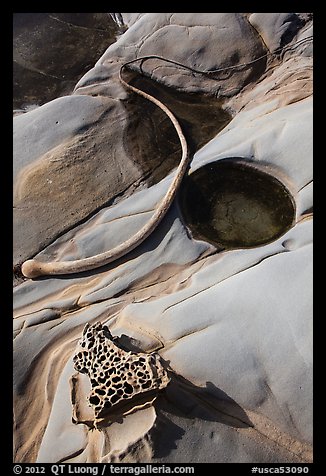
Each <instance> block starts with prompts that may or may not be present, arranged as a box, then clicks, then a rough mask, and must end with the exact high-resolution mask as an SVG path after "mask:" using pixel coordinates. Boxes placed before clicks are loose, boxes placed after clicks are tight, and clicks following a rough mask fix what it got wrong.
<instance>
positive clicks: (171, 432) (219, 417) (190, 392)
mask: <svg viewBox="0 0 326 476" xmlns="http://www.w3.org/2000/svg"><path fill="white" fill-rule="evenodd" d="M170 376H171V382H170V383H169V385H168V386H167V388H166V389H165V390H164V392H162V393H161V394H160V395H159V396H158V398H157V400H156V402H155V404H154V405H155V409H156V412H157V423H156V425H155V428H154V429H153V430H152V432H151V438H152V441H153V447H154V448H155V455H154V456H155V458H162V457H164V456H167V455H168V454H169V453H170V451H171V450H173V449H175V448H176V447H177V444H176V442H177V440H180V439H181V438H182V437H183V435H184V434H185V430H184V429H183V428H181V427H180V426H178V425H177V424H176V423H175V422H173V421H172V419H173V416H177V417H181V418H183V419H184V418H186V419H201V420H205V421H211V422H217V423H221V424H223V425H227V426H230V427H233V428H249V427H253V424H252V422H251V421H250V419H249V418H248V416H247V414H246V412H245V411H244V410H243V408H241V406H240V405H239V404H238V403H237V402H235V401H234V400H233V399H232V398H231V397H230V396H229V395H227V394H226V393H225V392H223V391H222V390H221V389H219V388H217V387H216V386H215V385H214V384H213V383H212V382H206V387H197V386H196V385H194V384H192V383H191V382H190V381H189V380H186V379H185V378H183V377H181V376H180V375H177V374H175V373H172V372H171V374H170ZM169 415H170V416H171V417H172V419H170V418H169Z"/></svg>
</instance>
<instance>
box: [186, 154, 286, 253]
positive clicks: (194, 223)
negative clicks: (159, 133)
mask: <svg viewBox="0 0 326 476" xmlns="http://www.w3.org/2000/svg"><path fill="white" fill-rule="evenodd" d="M178 203H179V207H180V210H181V214H182V216H183V219H184V221H185V223H186V225H187V226H188V227H189V229H190V230H191V232H192V235H193V237H194V238H196V239H201V240H206V241H209V242H210V243H212V244H214V245H215V246H217V247H218V248H223V249H232V248H250V247H255V246H260V245H263V244H266V243H270V242H271V241H273V240H275V239H276V238H278V237H279V236H281V235H283V234H284V233H285V232H286V231H287V230H288V229H289V228H290V227H291V226H292V224H293V222H294V219H295V204H294V200H293V198H292V196H291V194H290V192H289V190H288V189H287V188H286V187H285V185H284V184H283V183H282V182H280V181H279V180H278V179H277V178H276V177H274V176H273V175H270V174H269V173H266V172H263V171H262V170H260V169H257V168H255V167H254V166H253V165H249V164H248V163H245V162H244V160H241V159H238V158H230V159H223V160H219V161H216V162H213V163H209V164H207V165H204V166H203V167H201V168H200V169H198V170H196V171H195V172H193V173H191V174H189V175H188V176H187V177H185V179H184V181H183V184H182V186H181V189H180V193H179V197H178Z"/></svg>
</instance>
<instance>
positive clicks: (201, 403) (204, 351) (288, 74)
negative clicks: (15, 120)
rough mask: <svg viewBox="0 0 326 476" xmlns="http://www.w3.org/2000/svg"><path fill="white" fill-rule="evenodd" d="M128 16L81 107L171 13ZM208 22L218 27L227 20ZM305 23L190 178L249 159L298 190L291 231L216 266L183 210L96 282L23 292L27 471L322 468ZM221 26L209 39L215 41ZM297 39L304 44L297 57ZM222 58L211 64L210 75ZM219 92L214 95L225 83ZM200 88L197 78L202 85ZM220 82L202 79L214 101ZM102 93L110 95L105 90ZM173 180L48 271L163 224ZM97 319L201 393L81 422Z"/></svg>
mask: <svg viewBox="0 0 326 476" xmlns="http://www.w3.org/2000/svg"><path fill="white" fill-rule="evenodd" d="M124 15H125V14H122V16H123V19H124V23H125V24H129V25H131V23H132V25H131V26H130V29H129V30H127V31H126V32H125V33H124V34H123V35H121V36H120V38H119V40H118V41H117V43H116V44H115V45H112V46H111V47H110V48H113V47H114V48H117V49H118V50H120V51H121V52H123V51H124V53H125V54H126V57H125V58H124V56H123V53H121V55H119V58H117V56H115V55H114V54H113V53H112V56H111V54H109V50H110V48H109V49H108V51H107V52H106V54H105V55H104V56H105V58H106V59H105V61H103V58H102V59H100V60H99V62H98V64H97V65H98V66H96V67H95V68H94V69H93V70H91V71H90V72H89V73H88V74H87V85H86V84H85V85H84V86H82V83H83V80H81V82H80V85H79V86H78V88H76V92H75V94H76V95H78V96H79V95H81V94H82V95H85V96H87V95H88V93H89V92H90V91H93V89H92V88H93V86H92V82H91V81H92V80H91V78H92V75H93V74H94V77H95V73H96V71H98V68H101V74H102V75H103V81H104V80H105V79H104V76H105V71H106V70H107V71H111V72H113V71H117V69H118V68H117V63H118V64H120V62H121V61H123V60H126V59H128V58H129V57H128V54H129V53H128V51H129V47H128V48H125V50H124V48H123V44H124V42H125V44H126V45H130V38H131V37H135V36H136V33H137V31H138V34H139V37H138V40H137V43H139V44H140V45H141V44H142V43H143V44H144V45H145V44H146V36H144V31H147V30H146V28H147V25H145V24H146V22H145V20H144V19H146V18H147V19H148V21H149V25H152V26H153V28H154V29H153V31H156V30H155V25H162V22H163V19H165V20H164V21H166V19H167V18H168V15H171V14H127V15H130V16H129V17H128V16H126V17H125V16H124ZM133 15H134V16H133ZM155 15H157V16H156V17H155ZM175 15H182V14H174V15H172V17H171V19H172V23H173V19H175ZM191 15H193V16H192V17H191ZM196 15H197V16H198V14H187V16H185V19H184V20H180V27H184V24H185V23H187V25H188V26H189V24H190V23H191V21H193V24H194V25H197V26H198V23H200V20H202V23H204V21H203V18H204V15H206V19H207V14H201V15H202V16H200V18H199V20H198V21H195V18H196ZM210 15H212V17H213V16H214V15H215V17H214V18H215V20H216V21H217V22H218V19H220V18H222V16H221V15H225V14H210ZM230 15H231V16H232V15H235V14H230ZM238 15H240V14H238ZM275 15H277V14H275ZM279 15H280V20H279V21H275V22H274V23H273V25H274V27H275V34H276V36H277V37H278V38H281V37H282V34H283V33H282V32H283V29H282V25H283V24H284V22H283V20H282V18H283V19H284V17H282V15H284V14H279ZM298 15H301V16H300V19H301V20H302V22H303V26H302V28H301V29H300V30H299V31H298V33H297V35H296V36H294V38H293V39H292V40H291V43H290V44H289V46H290V47H291V48H289V49H288V50H287V53H285V54H284V55H281V56H280V57H279V58H273V59H272V61H271V62H270V66H269V69H268V71H265V72H264V73H263V75H262V76H261V77H260V80H259V81H257V82H256V80H255V79H254V77H253V79H252V83H249V84H248V85H247V86H246V87H244V88H243V89H241V91H240V92H239V93H238V94H236V95H234V96H232V97H230V98H229V99H228V100H227V101H225V104H224V107H226V108H228V109H229V110H230V111H232V112H233V115H234V117H233V120H232V121H231V122H230V123H229V124H228V125H227V126H226V127H225V128H224V130H223V131H221V132H220V133H219V134H218V135H217V136H216V137H215V138H213V139H212V140H211V141H210V142H209V143H208V144H206V146H204V147H203V148H201V150H199V151H198V152H197V153H196V154H195V156H194V158H193V161H192V164H191V170H190V172H191V171H193V170H196V169H197V168H199V167H201V166H202V165H204V164H206V163H209V162H212V161H215V160H221V159H225V158H227V157H234V156H236V157H242V158H243V159H244V160H246V159H248V160H251V162H252V163H254V164H257V166H258V167H263V168H264V170H265V171H268V172H269V173H272V174H273V175H275V176H276V177H278V178H279V179H280V180H281V181H283V182H284V183H285V184H286V186H287V187H288V188H289V189H290V191H291V192H292V194H293V197H294V201H295V204H296V220H295V224H294V226H293V227H292V228H291V229H290V230H289V231H288V232H287V233H286V234H285V235H283V236H281V237H280V238H278V239H277V240H276V241H274V242H272V243H269V244H267V245H264V246H260V247H257V248H252V249H239V250H233V251H228V252H222V253H215V249H214V247H213V246H211V245H210V244H208V243H206V242H203V241H197V240H194V239H193V238H192V237H191V235H190V233H189V230H187V228H186V225H185V224H184V223H183V220H182V217H181V215H180V210H179V208H178V205H177V203H175V204H174V205H173V206H172V208H171V210H170V212H169V213H168V215H167V216H166V217H165V219H164V220H163V221H162V223H161V224H160V226H159V227H158V228H157V230H156V231H155V232H154V233H153V235H151V237H150V238H149V239H148V240H146V241H145V242H144V243H143V244H142V245H141V246H140V247H139V248H137V249H136V250H134V251H133V252H132V253H130V254H129V255H128V256H126V257H124V258H121V259H120V260H119V261H117V262H116V263H112V264H111V265H109V266H106V267H105V268H103V269H100V270H98V271H95V272H93V273H86V274H85V275H79V276H77V275H76V276H71V277H69V278H49V279H42V280H35V281H32V280H27V281H26V282H24V283H22V284H20V285H18V286H16V288H15V290H14V308H15V309H14V330H15V334H14V335H15V340H14V349H15V354H14V384H15V392H14V396H15V422H17V423H16V430H15V431H16V449H15V460H16V461H17V462H33V461H38V462H58V461H61V462H80V463H86V462H89V463H90V462H95V461H100V462H110V461H111V462H112V461H114V462H119V461H120V462H150V461H157V462H175V463H178V462H179V463H180V462H183V463H186V462H189V463H192V462H250V463H253V462H257V463H258V462H261V463H263V462H272V463H273V462H274V463H275V462H282V463H284V462H289V463H290V462H298V463H302V462H309V461H311V460H312V453H311V444H312V414H311V413H312V385H311V383H312V382H311V380H312V324H311V318H312V269H311V267H312V161H311V158H312V142H311V139H312V116H311V113H312V100H311V97H310V96H311V95H312V85H311V75H312V64H311V48H310V47H309V45H310V44H311V38H309V37H310V33H311V24H312V22H311V18H310V17H309V16H307V17H304V16H302V15H303V14H298ZM155 18H156V20H155ZM232 18H234V17H232ZM240 18H241V21H240V24H241V25H242V24H244V22H245V21H247V17H246V15H240ZM230 21H231V20H230ZM138 22H140V23H139V24H138ZM213 23H214V19H212V20H211V21H210V23H206V25H208V26H207V27H206V28H207V29H208V30H212V29H214V25H212V24H213ZM137 24H138V25H139V28H138V27H137ZM248 25H249V24H248ZM278 25H279V26H278ZM202 28H203V29H204V28H205V27H204V26H203V25H202ZM165 29H166V30H167V31H170V32H171V31H172V32H173V31H176V30H178V31H179V30H180V31H183V29H182V28H180V29H178V28H172V29H171V28H169V26H168V25H166V28H165ZM290 29H291V28H290ZM237 31H238V30H237ZM128 32H129V33H128ZM253 32H254V34H257V33H255V30H254V29H253ZM160 34H162V32H161V33H160ZM171 34H172V33H171ZM142 35H143V36H142ZM158 36H159V37H160V35H158ZM204 37H205V35H204ZM168 38H169V35H167V38H166V40H167V41H168ZM174 38H176V36H174ZM182 38H183V39H182V41H183V42H184V48H185V51H186V50H187V49H188V51H189V48H190V46H189V45H188V43H187V40H186V38H185V37H182ZM298 39H300V40H301V39H305V42H304V43H300V45H298V46H296V45H295V42H296V41H297V40H298ZM142 40H143V41H142ZM169 41H170V40H169ZM257 41H258V40H257ZM259 41H260V40H259ZM204 46H205V43H203V51H202V53H199V55H200V54H202V55H203V57H205V48H204ZM219 47H221V48H223V43H221V44H219ZM225 47H226V49H228V48H229V45H225ZM171 48H172V46H171ZM180 50H181V49H180ZM115 51H117V50H115ZM131 51H132V48H131V46H130V52H131ZM171 51H173V50H171ZM156 53H157V54H158V53H159V47H158V44H157V50H156ZM165 53H166V52H165ZM110 56H111V59H110ZM208 58H209V55H208V54H207V57H205V61H207V60H208ZM243 59H244V58H242V57H239V58H238V60H239V62H241V63H242V62H243ZM246 59H247V56H246ZM203 61H204V59H203ZM217 61H218V58H217V57H215V56H214V58H212V64H213V63H216V62H217ZM110 62H111V65H110V66H109V63H110ZM166 69H168V68H166ZM171 71H172V70H170V72H171ZM94 72H95V73H94ZM173 72H174V73H176V74H177V76H171V77H170V78H168V79H166V78H165V76H164V75H165V73H166V71H163V69H161V68H157V69H156V70H155V71H154V76H153V78H154V77H155V78H158V79H159V80H160V81H167V82H168V81H170V80H171V82H172V81H174V82H175V83H176V82H177V77H178V75H179V74H180V75H182V74H183V73H181V72H180V73H179V72H176V71H175V70H173ZM96 74H97V73H96ZM210 81H211V84H212V87H211V92H212V91H215V90H216V89H215V86H216V84H217V83H216V82H214V81H213V80H210ZM85 82H86V81H85ZM110 82H111V79H110ZM180 84H181V83H180ZM194 84H195V83H193V84H192V83H190V86H189V88H190V90H191V88H193V87H194ZM200 84H201V80H199V79H196V88H200ZM207 85H208V82H206V81H205V80H203V89H204V90H206V89H207V88H208V86H207ZM94 87H96V88H97V89H96V91H105V86H104V85H103V84H97V85H94ZM186 88H187V86H186ZM114 89H115V90H116V91H118V90H119V87H118V82H117V81H116V80H115V79H114V76H112V87H111V89H110V92H111V93H112V92H113V90H114ZM120 92H121V89H120ZM103 95H104V92H103ZM72 97H74V95H73V96H72ZM50 104H51V103H50ZM40 109H41V108H40ZM32 112H33V111H32ZM28 114H31V113H27V114H26V115H25V117H26V118H28ZM133 114H135V111H133ZM97 127H98V126H95V127H94V130H95V131H96V129H97ZM48 140H50V139H48ZM110 140H113V139H110ZM172 178H173V172H172V173H168V175H167V176H166V177H165V178H164V179H162V180H161V181H160V182H159V183H157V184H155V185H153V186H151V187H149V188H144V189H142V190H137V191H136V192H135V193H134V194H133V195H132V196H130V197H123V199H122V200H121V201H120V202H119V203H115V204H114V205H112V206H108V207H105V208H103V209H101V210H99V211H98V212H97V213H95V214H93V216H92V217H91V218H89V219H88V220H87V221H85V223H82V224H80V225H79V226H78V227H75V228H73V229H71V230H70V231H69V232H67V233H65V234H63V235H62V236H61V237H60V238H58V239H57V240H56V241H55V242H54V243H53V244H52V245H51V246H48V247H47V248H46V249H44V250H43V251H42V252H41V253H40V254H39V259H43V260H47V259H54V260H56V259H57V260H65V259H76V258H81V257H86V256H90V255H92V254H95V253H99V252H102V251H103V250H105V249H108V248H109V247H111V246H114V245H115V244H117V243H118V242H119V240H125V239H127V237H128V236H130V235H131V234H132V233H134V231H135V230H137V229H138V228H139V227H140V226H141V225H142V224H143V223H144V222H145V221H146V220H147V219H148V217H149V216H150V215H151V213H152V212H153V209H154V207H155V205H156V204H157V203H158V201H159V200H160V199H161V197H162V196H163V195H164V193H165V191H166V189H167V187H168V184H169V183H170V181H171V180H172ZM85 187H86V185H85ZM98 321H100V322H102V324H105V325H107V326H108V327H109V329H110V331H111V332H112V334H113V336H123V335H127V336H129V337H130V338H131V341H132V342H134V343H135V344H136V345H137V348H138V349H141V351H142V352H152V351H156V352H158V353H159V354H161V356H162V357H163V358H164V359H165V360H166V361H167V362H168V363H169V365H170V368H171V369H173V370H174V371H175V372H176V373H177V374H179V375H180V377H183V378H185V379H187V380H188V386H185V387H182V386H181V387H178V385H177V383H174V385H172V386H171V388H170V386H168V387H167V392H168V393H167V396H166V397H164V396H161V397H160V398H158V399H157V400H156V402H155V404H154V406H152V407H149V408H147V409H146V410H143V411H141V412H135V413H134V414H132V415H128V416H127V417H126V419H125V420H124V421H123V424H119V423H115V424H113V425H112V426H109V427H107V428H105V429H102V430H101V431H96V432H95V431H90V430H89V428H88V427H87V425H86V424H83V423H80V424H78V425H76V424H74V423H73V422H72V420H71V417H72V414H73V402H72V394H71V386H70V381H71V380H70V379H71V376H72V375H73V373H74V370H73V367H72V361H71V358H72V355H73V353H74V350H75V347H76V343H77V341H78V339H79V338H80V337H81V335H82V330H83V328H84V326H85V324H86V323H94V322H98ZM128 342H130V339H129V340H128ZM198 388H199V389H200V390H201V392H200V393H196V389H198ZM197 392H198V390H197ZM35 395H38V399H37V400H36V399H35ZM42 395H44V399H42ZM204 397H205V398H204ZM69 415H70V417H69ZM68 417H69V418H68ZM35 422H36V423H35ZM31 428H32V429H33V430H32V431H31Z"/></svg>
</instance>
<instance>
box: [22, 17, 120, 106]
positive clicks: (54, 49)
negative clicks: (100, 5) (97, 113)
mask: <svg viewBox="0 0 326 476" xmlns="http://www.w3.org/2000/svg"><path fill="white" fill-rule="evenodd" d="M117 29H118V27H117V25H116V24H115V23H114V21H113V20H112V18H111V17H110V16H109V14H108V13H14V15H13V107H14V109H19V108H26V107H28V106H31V105H38V106H40V105H42V104H44V103H46V102H48V101H51V100H52V99H55V98H57V97H59V96H63V95H65V94H70V93H71V92H72V91H73V89H74V87H75V85H76V84H77V82H78V80H79V79H80V78H81V77H82V76H83V75H84V74H85V73H86V72H87V71H89V70H90V69H91V68H92V67H93V66H94V65H95V63H96V61H97V60H98V59H99V58H100V56H101V55H102V54H103V53H104V51H105V50H106V49H107V48H108V47H109V46H110V44H112V43H113V42H114V41H116V34H117Z"/></svg>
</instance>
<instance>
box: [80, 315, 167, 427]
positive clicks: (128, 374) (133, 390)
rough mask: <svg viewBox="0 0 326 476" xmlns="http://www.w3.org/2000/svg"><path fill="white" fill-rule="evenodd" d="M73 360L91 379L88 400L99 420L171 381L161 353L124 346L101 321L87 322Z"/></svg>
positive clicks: (96, 418)
mask: <svg viewBox="0 0 326 476" xmlns="http://www.w3.org/2000/svg"><path fill="white" fill-rule="evenodd" d="M73 361H74V367H75V369H76V370H78V371H79V372H81V373H85V374H87V375H88V377H89V379H90V382H91V386H92V391H91V394H90V395H89V397H88V401H89V403H90V405H91V406H92V407H93V408H94V413H95V421H96V420H98V419H99V418H100V417H101V416H105V415H106V414H107V413H108V412H110V411H111V412H112V411H113V412H116V411H117V408H120V407H126V405H127V404H128V403H130V401H131V400H132V401H135V398H137V397H139V396H144V394H148V393H153V392H157V391H158V390H161V389H162V388H164V387H166V385H167V384H168V383H169V381H170V378H169V377H168V375H167V372H166V370H165V369H164V367H163V366H162V364H161V362H160V358H159V355H158V354H154V353H151V354H145V353H132V352H130V351H126V350H124V349H122V348H121V347H120V346H119V345H118V343H117V342H114V341H113V337H112V335H111V333H110V331H109V329H108V328H107V327H106V326H102V324H101V323H100V322H99V323H97V324H94V325H93V326H88V325H86V326H85V329H84V331H83V337H82V339H81V340H80V341H79V342H78V348H77V350H76V353H75V356H74V358H73ZM122 414H124V411H123V410H122Z"/></svg>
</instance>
